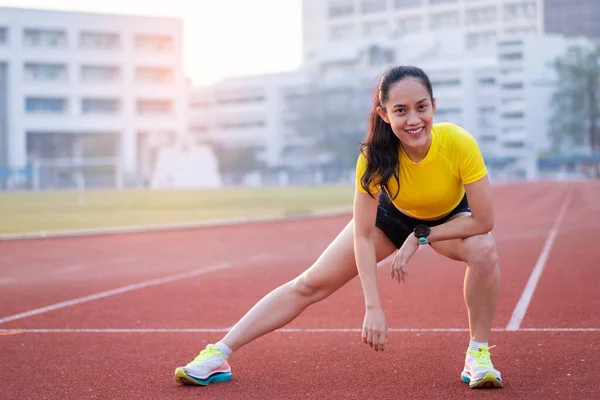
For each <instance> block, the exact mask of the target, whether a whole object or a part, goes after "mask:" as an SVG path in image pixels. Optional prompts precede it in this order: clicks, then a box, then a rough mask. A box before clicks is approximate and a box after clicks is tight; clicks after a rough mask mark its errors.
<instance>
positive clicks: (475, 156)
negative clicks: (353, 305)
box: [175, 66, 503, 388]
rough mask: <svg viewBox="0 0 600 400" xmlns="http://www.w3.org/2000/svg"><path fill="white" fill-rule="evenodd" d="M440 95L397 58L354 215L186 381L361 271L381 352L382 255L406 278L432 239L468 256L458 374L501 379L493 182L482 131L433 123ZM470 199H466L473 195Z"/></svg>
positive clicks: (377, 103) (474, 384)
mask: <svg viewBox="0 0 600 400" xmlns="http://www.w3.org/2000/svg"><path fill="white" fill-rule="evenodd" d="M435 107H436V104H435V99H434V97H433V91H432V88H431V83H430V81H429V78H428V77H427V75H426V74H425V73H424V72H423V71H422V70H421V69H420V68H417V67H412V66H397V67H393V68H389V69H388V70H386V71H385V73H384V74H383V76H382V78H381V80H380V82H379V85H378V87H377V89H376V90H375V96H374V104H373V109H372V111H371V114H370V125H369V131H368V133H367V136H366V139H365V142H364V143H363V145H362V148H361V153H360V156H359V158H358V162H357V165H356V191H355V196H354V208H353V219H352V221H350V222H349V223H348V225H347V226H346V227H345V228H344V229H343V230H342V231H341V233H340V234H339V235H338V236H337V238H336V239H335V240H334V241H333V242H332V243H331V244H330V245H329V247H327V249H326V250H325V251H324V252H323V254H322V255H321V256H320V257H319V258H318V259H317V260H316V261H315V263H314V264H313V265H312V266H311V267H310V268H309V269H308V270H306V271H305V272H304V273H302V274H301V275H300V276H298V277H296V278H295V279H293V280H291V281H290V282H288V283H285V284H284V285H282V286H280V287H278V288H277V289H275V290H273V291H272V292H270V293H269V294H268V295H266V296H265V297H264V298H263V299H262V300H260V301H259V302H258V303H257V304H256V305H255V306H254V307H253V308H252V309H251V310H250V311H249V312H248V313H247V314H246V315H245V316H244V317H243V318H242V319H241V320H240V321H239V322H238V323H237V324H236V325H235V326H234V327H233V328H231V330H230V331H229V332H228V333H227V334H226V335H225V337H223V338H222V339H221V340H220V341H218V342H217V343H215V344H209V345H208V346H207V347H206V349H204V350H202V351H201V352H200V354H199V355H198V356H197V357H196V358H195V359H194V360H193V361H191V362H190V363H189V364H187V365H186V366H184V367H179V368H177V369H176V370H175V380H176V381H177V382H178V383H181V384H190V385H208V384H209V383H211V382H224V381H228V380H230V379H231V368H230V366H229V363H228V362H227V359H228V358H229V356H230V355H231V354H232V352H234V351H236V350H238V349H239V348H241V347H242V346H244V345H245V344H247V343H249V342H250V341H252V340H254V339H256V338H258V337H260V336H262V335H264V334H266V333H269V332H272V331H273V330H275V329H278V328H281V327H283V326H285V325H286V324H288V323H289V322H291V321H292V320H293V319H294V318H296V317H297V316H298V315H300V313H301V312H302V311H303V310H304V309H305V308H306V307H308V306H309V305H311V304H314V303H316V302H318V301H320V300H322V299H324V298H326V297H327V296H329V295H330V294H332V293H333V292H335V291H336V290H338V289H339V288H341V287H342V286H344V285H345V284H346V283H347V282H348V281H350V280H351V279H352V278H354V277H355V276H356V275H357V274H358V275H359V277H360V281H361V285H362V290H363V294H364V299H365V309H366V312H365V317H364V322H363V328H362V340H363V342H364V343H366V344H368V345H369V346H371V347H372V348H373V349H374V350H375V351H380V350H381V351H382V350H383V349H384V347H385V344H386V340H387V323H386V317H385V314H384V312H383V308H382V305H381V299H380V296H379V289H378V285H377V262H379V261H381V260H383V259H385V258H386V257H388V256H389V255H391V254H392V253H393V252H394V251H396V250H397V253H396V255H395V257H394V260H393V262H392V265H391V277H392V279H395V280H397V281H398V282H400V281H404V279H405V276H406V271H407V264H408V262H409V260H410V258H411V257H412V256H413V254H414V253H415V251H416V250H417V248H418V247H419V246H421V245H430V246H431V247H432V248H433V249H434V250H435V251H436V252H438V253H440V254H441V255H443V256H445V257H448V258H450V259H452V260H459V261H464V262H465V263H466V272H465V280H464V298H465V302H466V305H467V309H468V317H469V329H470V342H469V346H468V349H467V351H466V357H465V366H464V369H463V371H462V373H461V378H462V380H463V381H464V382H468V383H469V386H470V387H471V388H480V387H502V386H503V382H502V379H501V376H500V372H499V371H498V370H496V369H495V368H494V366H493V364H492V361H491V359H490V352H489V345H488V337H489V335H490V330H491V327H492V320H493V318H494V313H495V311H496V304H497V302H498V295H499V291H500V268H499V265H498V254H497V251H496V244H495V241H494V238H493V237H492V234H491V233H490V231H491V230H492V227H493V225H494V208H493V199H492V190H491V187H490V183H489V180H488V177H487V170H486V166H485V164H484V161H483V157H482V155H481V152H480V150H479V147H478V145H477V143H476V141H475V139H474V138H473V137H472V136H471V135H470V134H469V133H468V132H466V131H465V130H464V129H462V128H460V127H459V126H456V125H453V124H451V123H439V124H434V123H433V116H434V113H435ZM467 199H468V202H467Z"/></svg>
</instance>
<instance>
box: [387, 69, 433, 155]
mask: <svg viewBox="0 0 600 400" xmlns="http://www.w3.org/2000/svg"><path fill="white" fill-rule="evenodd" d="M388 94H389V96H388V100H387V102H386V103H385V104H384V107H385V108H382V107H379V108H378V109H377V112H378V114H379V116H380V117H381V118H383V120H384V121H385V122H387V123H388V124H390V126H391V128H392V131H393V132H394V134H395V135H396V136H397V137H398V139H400V142H401V143H402V146H403V147H404V148H405V149H406V148H409V149H415V150H428V149H429V146H430V145H431V127H432V124H433V114H434V113H435V99H433V101H432V99H431V97H430V96H429V92H428V91H427V88H426V87H425V86H424V85H423V84H422V83H421V81H419V80H418V79H416V78H405V79H402V80H401V81H398V82H396V83H394V84H392V85H391V86H390V88H389V93H388Z"/></svg>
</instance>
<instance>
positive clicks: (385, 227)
mask: <svg viewBox="0 0 600 400" xmlns="http://www.w3.org/2000/svg"><path fill="white" fill-rule="evenodd" d="M470 211H471V209H470V208H469V203H468V202H467V195H466V194H465V196H464V197H463V198H462V200H461V201H460V203H458V205H457V206H456V207H455V208H454V210H452V211H450V213H449V214H448V215H446V216H444V217H442V218H440V219H435V220H431V221H423V220H420V219H416V218H411V217H409V216H408V215H405V214H403V213H401V212H400V211H398V209H397V208H396V206H395V205H394V204H392V202H391V200H390V198H389V197H388V196H387V195H386V194H385V193H383V192H382V193H381V194H380V195H379V205H378V206H377V220H376V222H375V226H377V227H378V228H379V229H381V230H382V231H383V233H385V235H386V236H387V237H388V238H389V239H390V240H391V241H392V243H394V245H396V247H397V248H400V247H402V244H403V243H404V241H405V240H406V238H407V237H408V235H410V234H411V233H412V232H413V230H414V229H415V226H417V225H419V224H425V225H427V226H436V225H441V224H443V223H444V222H446V221H448V220H449V219H450V217H452V216H453V215H456V214H458V213H462V212H470Z"/></svg>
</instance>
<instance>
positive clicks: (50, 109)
mask: <svg viewBox="0 0 600 400" xmlns="http://www.w3.org/2000/svg"><path fill="white" fill-rule="evenodd" d="M67 104H68V101H67V99H64V98H55V97H27V98H26V99H25V112H26V113H27V114H63V113H65V112H67Z"/></svg>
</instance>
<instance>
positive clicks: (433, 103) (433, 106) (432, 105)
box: [431, 97, 436, 114]
mask: <svg viewBox="0 0 600 400" xmlns="http://www.w3.org/2000/svg"><path fill="white" fill-rule="evenodd" d="M431 107H432V108H433V113H434V114H435V108H436V102H435V97H434V98H433V102H432V103H431Z"/></svg>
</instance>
